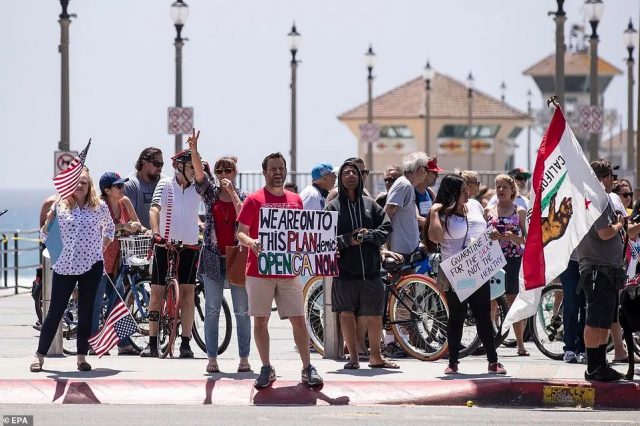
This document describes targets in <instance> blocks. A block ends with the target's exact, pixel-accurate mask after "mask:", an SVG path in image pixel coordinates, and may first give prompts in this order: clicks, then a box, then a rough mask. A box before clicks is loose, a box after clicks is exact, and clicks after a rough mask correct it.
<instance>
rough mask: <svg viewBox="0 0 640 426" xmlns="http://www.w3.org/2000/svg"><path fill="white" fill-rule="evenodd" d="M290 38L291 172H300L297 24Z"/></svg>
mask: <svg viewBox="0 0 640 426" xmlns="http://www.w3.org/2000/svg"><path fill="white" fill-rule="evenodd" d="M287 37H288V38H289V51H290V52H291V148H290V151H289V155H290V156H291V171H293V172H296V173H297V171H298V152H297V151H298V148H297V143H298V128H297V124H298V122H297V120H298V116H297V112H298V111H297V70H298V62H299V61H298V59H297V58H296V54H297V53H298V48H299V47H300V41H301V36H300V33H299V32H298V30H297V29H296V23H295V22H294V23H293V25H292V26H291V31H290V32H289V34H288V35H287Z"/></svg>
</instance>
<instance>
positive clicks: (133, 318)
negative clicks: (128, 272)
mask: <svg viewBox="0 0 640 426" xmlns="http://www.w3.org/2000/svg"><path fill="white" fill-rule="evenodd" d="M102 273H103V274H104V275H105V276H106V277H107V280H108V281H109V284H111V287H113V291H115V292H116V294H117V295H118V299H120V301H121V302H122V303H123V304H124V307H125V308H127V314H129V316H130V317H131V319H132V320H133V322H135V323H136V327H137V328H138V331H140V327H139V326H138V321H136V319H135V317H134V316H133V314H132V313H131V311H130V310H129V308H128V307H127V304H126V303H125V301H124V299H123V298H122V296H120V292H119V291H118V288H117V287H116V285H115V284H114V283H113V281H112V280H111V277H110V276H109V274H108V273H107V272H106V271H104V270H103V271H102Z"/></svg>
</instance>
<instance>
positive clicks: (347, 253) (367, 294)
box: [326, 161, 399, 370]
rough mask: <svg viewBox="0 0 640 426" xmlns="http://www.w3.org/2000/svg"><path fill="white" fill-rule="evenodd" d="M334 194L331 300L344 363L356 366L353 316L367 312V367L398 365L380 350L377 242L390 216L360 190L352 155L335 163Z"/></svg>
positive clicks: (383, 235)
mask: <svg viewBox="0 0 640 426" xmlns="http://www.w3.org/2000/svg"><path fill="white" fill-rule="evenodd" d="M339 179H340V180H339V181H338V188H339V189H338V197H337V198H336V199H334V200H332V201H331V202H330V203H329V204H328V205H327V207H326V209H327V210H328V211H337V212H338V229H337V234H338V237H337V243H338V250H339V252H340V259H339V260H338V265H339V267H340V268H339V269H340V273H339V275H338V277H336V278H335V279H334V280H333V288H332V291H331V303H332V306H333V308H332V309H333V312H339V313H340V328H341V330H342V335H343V336H344V339H345V341H346V343H347V348H348V349H349V358H350V360H349V362H348V363H346V364H345V366H344V368H345V369H348V370H354V369H358V368H360V364H359V362H358V351H357V349H356V317H363V318H366V323H367V332H368V333H369V344H370V345H371V350H370V355H369V367H371V368H399V367H398V365H397V364H394V363H392V362H390V361H385V360H384V359H383V358H382V355H381V353H380V340H381V338H382V336H381V332H382V313H383V311H384V303H385V297H384V284H383V283H382V278H381V276H380V247H381V246H382V245H383V244H384V243H385V242H386V240H387V236H388V235H389V232H391V221H390V220H389V217H388V216H387V215H386V214H385V212H384V211H383V210H382V208H381V207H380V206H379V205H378V204H377V203H376V202H375V200H373V199H372V198H370V197H367V196H364V195H363V191H362V190H363V178H362V173H361V172H360V169H359V168H358V166H357V165H356V163H355V162H353V161H345V163H344V164H343V165H342V167H340V172H339Z"/></svg>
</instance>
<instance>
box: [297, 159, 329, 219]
mask: <svg viewBox="0 0 640 426" xmlns="http://www.w3.org/2000/svg"><path fill="white" fill-rule="evenodd" d="M311 180H312V183H311V185H309V186H307V187H306V188H304V189H303V190H302V192H301V193H300V198H302V205H303V207H304V209H305V210H324V205H325V201H326V199H327V195H328V194H329V191H331V189H333V187H334V185H335V184H336V174H335V173H334V172H333V166H332V165H331V164H329V163H318V164H316V165H315V166H313V169H311Z"/></svg>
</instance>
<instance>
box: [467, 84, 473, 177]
mask: <svg viewBox="0 0 640 426" xmlns="http://www.w3.org/2000/svg"><path fill="white" fill-rule="evenodd" d="M474 83H475V81H474V79H473V74H471V72H469V76H467V99H468V105H469V117H468V119H469V121H468V127H467V170H473V169H472V168H471V164H472V160H471V151H472V148H473V147H472V146H471V142H472V137H473V134H472V129H471V127H472V124H473V84H474Z"/></svg>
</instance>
